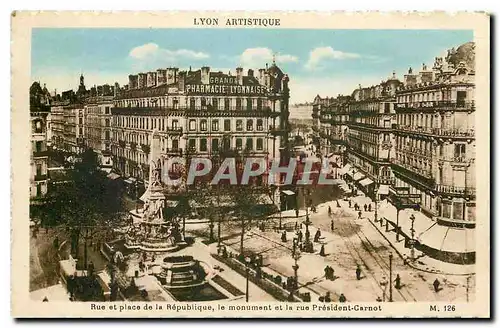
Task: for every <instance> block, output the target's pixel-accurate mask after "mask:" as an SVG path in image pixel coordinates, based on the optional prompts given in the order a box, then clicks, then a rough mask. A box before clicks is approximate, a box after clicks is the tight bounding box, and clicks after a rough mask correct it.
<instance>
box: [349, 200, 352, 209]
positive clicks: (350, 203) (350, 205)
mask: <svg viewBox="0 0 500 328" xmlns="http://www.w3.org/2000/svg"><path fill="white" fill-rule="evenodd" d="M351 207H352V202H351V200H350V199H349V208H351Z"/></svg>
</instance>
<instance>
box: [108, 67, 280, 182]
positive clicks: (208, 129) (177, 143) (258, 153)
mask: <svg viewBox="0 0 500 328" xmlns="http://www.w3.org/2000/svg"><path fill="white" fill-rule="evenodd" d="M288 81H289V79H288V76H287V75H285V74H284V73H283V72H282V71H281V69H280V68H278V67H277V66H276V64H274V63H273V65H271V66H270V67H267V68H266V69H260V70H259V71H258V74H257V75H255V74H254V71H253V70H248V72H247V74H244V73H243V69H242V68H240V67H238V68H236V74H235V75H232V74H231V73H230V72H229V73H228V74H225V73H222V72H211V71H210V68H209V67H202V68H201V69H199V70H196V71H192V70H189V71H179V69H177V68H168V69H160V70H157V71H156V72H149V73H139V74H137V75H130V76H129V84H128V86H127V87H124V88H123V89H121V90H119V92H117V96H116V97H115V100H114V108H113V109H112V127H113V129H112V144H111V152H112V154H113V157H114V166H115V169H116V170H117V171H119V172H120V173H121V174H123V175H125V176H131V177H134V178H139V179H146V178H147V174H148V172H149V156H148V155H149V152H150V149H149V144H150V141H151V134H152V132H153V131H155V130H156V131H158V134H159V137H160V147H161V153H162V158H163V160H164V162H163V165H164V169H166V170H169V171H170V170H172V169H173V168H172V167H169V164H168V158H169V157H178V156H186V155H188V154H196V156H207V157H212V156H216V155H217V154H219V153H220V152H221V151H223V150H237V151H245V152H246V153H247V154H248V155H249V156H253V157H261V158H268V159H272V158H280V157H282V156H284V155H285V151H284V150H285V149H287V147H288V132H289V124H288V115H289V109H288V99H289V88H288Z"/></svg>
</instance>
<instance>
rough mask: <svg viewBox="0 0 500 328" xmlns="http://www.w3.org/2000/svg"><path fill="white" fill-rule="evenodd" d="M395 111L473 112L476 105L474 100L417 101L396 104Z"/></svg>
mask: <svg viewBox="0 0 500 328" xmlns="http://www.w3.org/2000/svg"><path fill="white" fill-rule="evenodd" d="M396 108H397V109H405V108H408V109H419V110H422V109H434V108H450V109H458V110H460V109H463V110H474V109H475V108H476V105H475V103H474V100H470V101H456V100H454V101H452V100H441V101H418V102H411V103H400V104H396Z"/></svg>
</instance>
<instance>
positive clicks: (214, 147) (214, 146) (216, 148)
mask: <svg viewBox="0 0 500 328" xmlns="http://www.w3.org/2000/svg"><path fill="white" fill-rule="evenodd" d="M212 151H219V139H212Z"/></svg>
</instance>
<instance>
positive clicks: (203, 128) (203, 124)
mask: <svg viewBox="0 0 500 328" xmlns="http://www.w3.org/2000/svg"><path fill="white" fill-rule="evenodd" d="M200 130H201V131H207V120H201V122H200Z"/></svg>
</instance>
